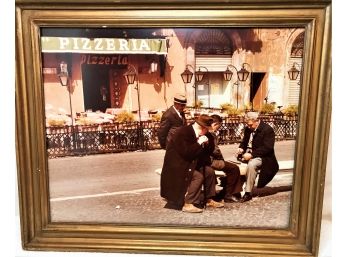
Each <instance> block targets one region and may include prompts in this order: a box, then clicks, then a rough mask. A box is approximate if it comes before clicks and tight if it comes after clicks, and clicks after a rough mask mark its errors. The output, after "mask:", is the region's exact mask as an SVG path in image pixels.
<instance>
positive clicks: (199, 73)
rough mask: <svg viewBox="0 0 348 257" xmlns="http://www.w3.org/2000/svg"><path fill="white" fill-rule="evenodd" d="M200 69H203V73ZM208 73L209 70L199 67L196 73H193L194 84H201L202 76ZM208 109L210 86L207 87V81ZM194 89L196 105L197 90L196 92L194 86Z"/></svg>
mask: <svg viewBox="0 0 348 257" xmlns="http://www.w3.org/2000/svg"><path fill="white" fill-rule="evenodd" d="M201 68H202V69H205V71H201ZM208 72H209V70H208V68H207V67H205V66H199V67H198V71H196V72H195V83H196V82H201V81H202V80H203V78H204V76H205V74H209V73H208ZM207 86H208V107H210V85H209V81H208V85H207ZM194 88H195V103H196V100H197V99H196V98H197V95H196V94H197V90H196V87H195V86H194Z"/></svg>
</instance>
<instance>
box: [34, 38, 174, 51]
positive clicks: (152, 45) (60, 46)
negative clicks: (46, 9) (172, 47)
mask: <svg viewBox="0 0 348 257" xmlns="http://www.w3.org/2000/svg"><path fill="white" fill-rule="evenodd" d="M41 51H42V52H44V53H94V54H115V53H117V54H158V55H164V54H167V47H166V39H162V38H158V39H157V38H156V39H139V38H136V39H135V38H132V39H126V38H93V39H90V38H82V37H41Z"/></svg>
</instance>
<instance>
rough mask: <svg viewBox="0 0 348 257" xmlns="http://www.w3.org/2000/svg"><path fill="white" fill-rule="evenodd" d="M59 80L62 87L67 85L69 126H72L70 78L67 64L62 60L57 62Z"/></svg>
mask: <svg viewBox="0 0 348 257" xmlns="http://www.w3.org/2000/svg"><path fill="white" fill-rule="evenodd" d="M59 69H60V71H59V74H58V78H59V82H60V84H61V85H62V86H63V87H67V90H68V93H69V106H70V118H71V126H74V117H73V114H72V105H71V88H69V86H70V82H71V81H70V79H69V72H68V64H67V63H66V62H64V61H62V62H61V63H60V64H59Z"/></svg>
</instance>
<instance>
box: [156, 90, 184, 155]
mask: <svg viewBox="0 0 348 257" xmlns="http://www.w3.org/2000/svg"><path fill="white" fill-rule="evenodd" d="M186 103H187V100H186V96H185V95H183V94H176V95H175V96H174V104H173V105H172V106H171V107H170V108H169V109H167V110H166V111H165V112H164V113H163V115H162V118H161V124H160V127H159V129H158V134H157V136H158V141H159V143H160V145H161V148H162V149H166V145H167V142H168V141H169V139H170V137H171V136H172V135H173V133H174V131H175V130H176V129H177V128H178V127H181V126H184V125H186V119H185V115H184V108H185V107H186Z"/></svg>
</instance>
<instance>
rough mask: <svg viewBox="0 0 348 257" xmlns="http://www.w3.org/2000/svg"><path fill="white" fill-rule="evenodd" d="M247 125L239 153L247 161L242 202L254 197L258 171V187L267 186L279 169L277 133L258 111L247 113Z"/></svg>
mask: <svg viewBox="0 0 348 257" xmlns="http://www.w3.org/2000/svg"><path fill="white" fill-rule="evenodd" d="M245 123H246V125H247V126H246V127H245V129H244V137H243V140H242V142H241V144H240V145H239V148H238V151H237V154H238V156H239V157H240V158H241V159H242V160H243V161H244V162H247V164H248V166H247V170H246V186H245V194H244V196H243V198H242V200H241V202H246V201H250V200H251V199H252V189H253V187H254V184H255V180H256V177H257V174H258V172H260V175H259V180H258V184H257V187H258V188H262V187H264V186H266V185H267V184H268V183H269V182H270V181H271V180H272V179H273V177H274V176H275V174H276V173H277V172H278V170H279V165H278V162H277V159H276V156H275V153H274V142H275V134H274V130H273V128H272V127H271V126H269V125H268V124H266V123H264V122H263V121H261V120H260V119H259V114H258V113H257V112H248V113H247V114H246V115H245Z"/></svg>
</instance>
